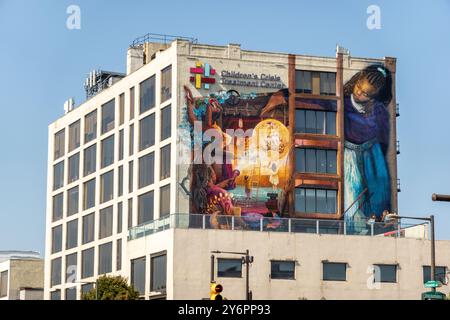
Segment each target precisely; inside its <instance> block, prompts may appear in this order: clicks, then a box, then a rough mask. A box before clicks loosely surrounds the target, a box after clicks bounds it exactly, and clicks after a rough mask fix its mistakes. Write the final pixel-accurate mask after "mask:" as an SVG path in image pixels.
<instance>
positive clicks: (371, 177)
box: [344, 96, 391, 232]
mask: <svg viewBox="0 0 450 320" xmlns="http://www.w3.org/2000/svg"><path fill="white" fill-rule="evenodd" d="M344 110H345V116H344V117H345V118H344V121H345V122H344V131H345V147H344V208H345V210H347V209H348V208H349V207H350V206H351V205H352V203H353V202H354V201H355V200H356V199H357V198H358V196H359V195H360V194H361V192H363V190H364V189H365V188H367V189H368V191H366V192H365V193H364V195H363V196H362V197H361V198H360V199H359V200H358V201H357V202H356V203H355V204H353V206H351V208H350V209H349V210H348V211H347V212H346V214H345V217H344V219H345V221H346V223H347V231H348V232H361V231H362V230H364V229H367V225H366V222H367V220H368V219H369V217H370V216H371V215H372V214H375V215H376V216H377V217H381V215H382V213H383V211H384V210H390V208H391V190H390V189H391V186H390V178H389V171H388V167H387V163H386V159H385V155H386V152H387V147H388V144H389V113H388V111H387V109H386V107H385V105H384V104H383V103H381V102H376V103H375V105H374V106H373V110H372V112H371V113H370V114H367V113H366V112H365V110H364V108H363V107H362V106H360V105H359V104H358V103H356V102H355V101H354V99H353V96H348V97H345V99H344Z"/></svg>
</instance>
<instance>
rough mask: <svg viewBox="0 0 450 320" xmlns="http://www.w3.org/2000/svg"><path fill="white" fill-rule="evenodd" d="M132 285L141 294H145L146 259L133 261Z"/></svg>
mask: <svg viewBox="0 0 450 320" xmlns="http://www.w3.org/2000/svg"><path fill="white" fill-rule="evenodd" d="M131 284H132V285H133V286H134V289H135V290H136V291H138V292H139V294H141V295H143V294H145V257H142V258H138V259H134V260H131Z"/></svg>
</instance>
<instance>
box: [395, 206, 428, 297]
mask: <svg viewBox="0 0 450 320" xmlns="http://www.w3.org/2000/svg"><path fill="white" fill-rule="evenodd" d="M386 217H387V218H391V219H412V220H423V221H428V222H429V223H430V229H431V230H430V233H431V264H430V273H431V274H430V280H431V281H434V280H435V272H436V243H435V236H434V215H430V217H429V218H426V217H424V218H421V217H406V216H398V215H396V214H392V213H391V214H388V215H387V216H386ZM433 292H436V288H435V287H433Z"/></svg>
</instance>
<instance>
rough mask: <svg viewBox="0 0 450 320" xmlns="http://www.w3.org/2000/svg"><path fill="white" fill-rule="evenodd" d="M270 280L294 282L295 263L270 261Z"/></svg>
mask: <svg viewBox="0 0 450 320" xmlns="http://www.w3.org/2000/svg"><path fill="white" fill-rule="evenodd" d="M270 278H271V279H292V280H295V261H271V262H270Z"/></svg>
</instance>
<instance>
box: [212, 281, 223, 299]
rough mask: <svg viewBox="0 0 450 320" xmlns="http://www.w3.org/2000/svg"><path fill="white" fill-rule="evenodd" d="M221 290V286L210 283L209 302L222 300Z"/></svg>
mask: <svg viewBox="0 0 450 320" xmlns="http://www.w3.org/2000/svg"><path fill="white" fill-rule="evenodd" d="M222 290H223V287H222V285H221V284H218V283H214V282H212V283H211V291H210V293H209V300H223V297H222V295H221V294H220V293H221V292H222Z"/></svg>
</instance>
